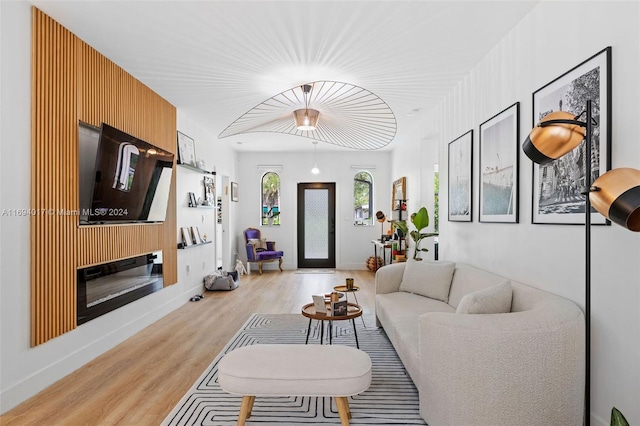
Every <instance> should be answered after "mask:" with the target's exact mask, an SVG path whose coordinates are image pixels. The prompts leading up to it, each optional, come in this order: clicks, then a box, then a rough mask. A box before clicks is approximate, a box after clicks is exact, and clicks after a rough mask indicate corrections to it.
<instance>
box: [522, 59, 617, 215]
mask: <svg viewBox="0 0 640 426" xmlns="http://www.w3.org/2000/svg"><path fill="white" fill-rule="evenodd" d="M588 99H589V100H591V101H592V106H593V110H592V115H593V119H594V120H595V121H596V122H597V123H598V125H597V126H596V127H595V128H594V131H593V134H592V135H591V140H592V147H591V154H590V155H587V154H586V151H585V143H584V142H583V139H584V132H585V130H584V128H582V127H581V126H578V127H575V126H571V125H568V126H569V127H571V128H573V131H574V134H573V137H574V139H573V140H574V142H575V144H576V145H578V144H580V148H579V149H576V150H574V149H573V148H574V146H570V145H564V146H563V148H564V149H565V151H564V152H558V151H557V148H554V149H555V150H554V151H551V149H550V147H549V146H539V147H538V149H539V151H538V153H537V154H535V151H536V150H533V151H531V152H526V151H525V153H526V154H527V156H529V158H532V159H533V161H534V162H535V163H534V165H533V184H532V185H533V203H532V209H533V210H532V215H531V217H532V223H558V224H584V211H583V210H582V209H583V207H584V203H582V196H581V194H580V187H582V186H584V185H585V183H590V182H593V180H594V179H595V178H597V177H598V176H600V175H602V174H603V173H605V172H606V171H607V170H610V169H611V152H610V151H611V127H610V123H611V48H610V47H607V48H606V49H604V50H602V51H600V52H598V53H597V54H595V55H594V56H592V57H591V58H589V59H587V60H586V61H584V62H582V63H581V64H579V65H577V66H576V67H574V68H572V69H571V70H569V71H567V72H566V73H564V74H562V75H561V76H560V77H558V78H556V79H555V80H553V81H552V82H550V83H548V84H547V85H545V86H543V87H542V88H540V89H538V90H536V91H535V92H534V93H533V122H532V125H536V123H538V122H540V121H541V120H542V119H543V118H544V117H545V116H548V114H550V113H554V114H556V115H554V116H552V117H549V118H550V119H556V118H567V117H568V119H571V118H573V117H574V116H579V115H580V114H581V113H582V112H583V111H584V109H585V104H586V101H587V100H588ZM558 114H559V115H561V116H562V117H559V116H558ZM556 129H558V126H551V127H540V126H536V127H535V128H534V130H533V131H532V132H531V136H532V137H533V138H534V139H535V138H539V137H545V138H546V137H549V136H550V135H549V134H548V133H549V132H551V131H556ZM563 134H566V132H564V133H563ZM556 142H559V141H556ZM553 146H557V145H556V144H553ZM523 148H524V147H523ZM524 149H528V148H524ZM568 152H571V154H570V155H564V153H568ZM532 155H537V157H535V158H534V157H532ZM537 158H544V159H548V160H550V161H548V162H545V163H542V162H539V160H537ZM587 158H589V159H590V161H591V164H592V166H591V172H592V173H591V176H588V177H587V178H586V179H585V175H584V169H585V167H584V163H585V160H586V159H587ZM586 181H588V182H586ZM591 223H593V224H600V225H604V224H606V220H605V219H604V217H602V216H600V215H598V214H597V213H596V212H594V211H592V215H591Z"/></svg>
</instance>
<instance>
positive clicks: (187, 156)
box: [178, 132, 197, 167]
mask: <svg viewBox="0 0 640 426" xmlns="http://www.w3.org/2000/svg"><path fill="white" fill-rule="evenodd" d="M178 164H188V165H190V166H193V167H197V161H196V147H195V142H194V140H193V139H191V138H190V137H189V136H187V135H185V134H184V133H181V132H178Z"/></svg>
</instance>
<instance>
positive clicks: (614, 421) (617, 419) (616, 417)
mask: <svg viewBox="0 0 640 426" xmlns="http://www.w3.org/2000/svg"><path fill="white" fill-rule="evenodd" d="M611 426H629V422H627V419H625V418H624V416H623V415H622V413H621V412H620V411H619V410H618V409H617V408H616V407H613V408H612V409H611Z"/></svg>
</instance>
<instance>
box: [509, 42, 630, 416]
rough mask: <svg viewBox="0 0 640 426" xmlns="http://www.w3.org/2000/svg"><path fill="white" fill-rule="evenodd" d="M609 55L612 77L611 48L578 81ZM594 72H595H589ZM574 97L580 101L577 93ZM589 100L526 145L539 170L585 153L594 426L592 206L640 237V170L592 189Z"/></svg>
mask: <svg viewBox="0 0 640 426" xmlns="http://www.w3.org/2000/svg"><path fill="white" fill-rule="evenodd" d="M603 54H604V60H605V63H606V67H604V66H600V65H599V66H597V67H596V68H597V69H599V72H598V73H594V74H600V75H602V73H603V72H604V70H603V68H606V74H607V75H610V66H611V64H610V63H611V48H610V47H608V48H606V49H605V50H603V51H602V52H600V53H599V54H597V55H596V56H594V57H592V58H591V59H590V60H588V61H587V62H586V63H583V64H582V65H581V66H580V71H577V73H578V75H580V76H583V75H584V74H585V73H589V72H592V71H593V69H596V68H592V65H593V64H590V65H589V66H586V68H582V66H583V65H585V64H589V63H590V62H591V61H592V60H595V59H597V58H599V59H600V60H602V59H603V58H602V57H601V55H603ZM588 69H590V70H591V71H587V70H588ZM592 77H594V76H592ZM594 78H595V77H594ZM589 81H590V82H593V78H592V79H589ZM606 81H607V86H609V84H610V78H607V79H606ZM572 84H573V83H571V84H570V85H572ZM580 86H581V85H580ZM570 93H573V95H576V96H577V93H575V92H570ZM607 93H608V90H607ZM591 94H593V95H597V96H600V97H598V100H599V101H600V102H601V101H602V99H603V98H602V97H601V96H602V92H601V91H595V92H592V93H591ZM584 95H585V94H584V93H583V94H582V95H581V96H578V97H577V98H576V99H572V100H571V101H570V102H569V103H570V104H572V103H575V104H576V105H577V103H579V102H584V103H585V105H584V108H585V110H584V111H582V112H578V114H577V115H573V114H572V113H568V112H561V111H558V112H554V113H551V114H549V115H546V116H544V117H543V118H542V119H541V120H540V122H539V123H538V124H537V125H536V127H535V128H534V129H533V130H532V131H531V133H530V134H529V136H528V137H527V139H526V140H525V141H524V143H523V145H522V149H523V151H524V152H525V154H526V155H527V156H528V157H529V158H530V159H531V160H532V161H534V163H537V164H549V163H551V162H552V161H554V159H560V158H562V157H563V156H566V155H568V156H570V157H572V158H575V149H576V148H577V150H578V151H579V153H582V156H581V158H582V161H581V163H582V164H581V165H583V166H584V174H583V175H582V176H583V177H584V179H583V180H582V183H584V184H585V187H584V189H583V190H582V191H581V194H582V195H583V196H584V207H583V208H582V209H580V211H582V213H583V214H584V225H585V259H584V265H585V328H586V330H585V337H586V339H585V353H586V357H585V425H587V426H588V425H589V423H590V407H591V355H590V354H591V224H592V215H593V214H594V213H593V212H592V209H591V206H592V205H593V207H595V209H596V211H597V212H598V213H600V214H601V215H602V216H604V217H605V218H606V219H609V220H611V221H613V222H615V223H616V224H618V225H620V226H622V227H623V228H626V229H629V230H630V231H634V232H640V170H637V169H631V168H619V169H613V170H611V171H608V172H606V173H604V174H601V175H600V176H599V177H597V179H595V181H593V183H592V179H593V178H594V177H595V176H597V175H598V174H599V173H597V172H596V171H595V170H592V169H593V166H595V165H596V164H598V163H597V162H596V159H595V158H594V157H597V156H598V153H599V150H598V147H597V146H593V144H592V141H593V139H594V136H595V135H596V134H597V132H594V127H597V126H600V121H598V120H596V119H595V117H594V102H593V100H591V99H590V98H589V97H588V96H589V94H586V96H584ZM563 99H566V98H563ZM606 99H607V101H606V103H607V110H609V108H608V106H609V105H608V103H609V100H608V97H607V98H606ZM577 108H579V107H577ZM596 109H598V107H596ZM600 109H601V111H602V106H600ZM608 115H609V114H608V112H607V114H602V113H601V114H600V115H599V118H600V120H602V119H603V118H604V117H605V116H606V117H607V122H610V120H608V118H609V116H608ZM583 117H584V118H583ZM581 119H583V120H584V121H582V120H581ZM602 134H608V132H605V131H603V130H601V131H600V135H602ZM582 139H584V144H583V145H582V144H581V141H582ZM601 145H602V144H601ZM584 153H591V154H592V155H590V156H588V157H590V158H587V156H586V155H585V154H584ZM579 158H580V157H579ZM601 158H602V157H601ZM599 164H602V163H599Z"/></svg>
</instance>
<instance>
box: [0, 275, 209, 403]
mask: <svg viewBox="0 0 640 426" xmlns="http://www.w3.org/2000/svg"><path fill="white" fill-rule="evenodd" d="M202 291H203V290H202V285H200V286H197V287H193V288H190V289H189V290H187V291H185V292H183V293H181V294H179V295H177V296H176V297H174V298H172V299H169V300H167V301H166V302H164V303H162V304H161V305H159V306H157V307H156V308H154V309H153V310H152V311H150V312H147V313H145V314H143V315H142V316H140V317H137V318H135V319H133V320H131V321H129V322H128V323H126V324H124V325H122V326H121V327H119V328H117V329H115V330H112V331H111V332H109V333H107V334H105V335H103V336H102V337H101V338H99V339H97V340H94V341H92V342H90V343H88V344H87V345H86V346H84V347H82V348H80V349H78V350H76V351H74V352H71V353H69V354H68V355H66V356H65V357H63V358H60V359H58V360H56V361H54V362H53V363H52V364H50V365H47V366H46V367H44V368H42V369H40V370H38V371H35V372H34V373H32V374H31V375H29V376H28V377H26V378H25V379H23V380H22V381H20V382H18V383H17V384H15V385H13V386H11V387H9V388H7V389H4V390H2V392H0V414H4V413H6V412H7V411H9V410H11V409H13V408H15V407H16V406H18V405H19V404H21V403H23V402H24V401H26V400H27V399H29V398H31V397H32V396H34V395H36V394H37V393H39V392H41V391H42V390H44V389H46V388H47V387H49V386H51V385H52V384H53V383H55V382H57V381H58V380H60V379H62V378H63V377H65V376H67V375H69V374H71V373H72V372H74V371H75V370H77V369H78V368H80V367H82V366H83V365H85V364H86V363H88V362H90V361H92V360H93V359H95V358H97V357H98V356H100V355H102V354H103V353H105V352H107V351H108V350H110V349H112V348H114V347H115V346H117V345H118V344H120V343H122V342H123V341H125V340H127V339H128V338H130V337H131V336H133V335H135V334H136V333H138V332H140V331H141V330H143V329H144V328H146V327H148V326H149V325H151V324H153V323H154V322H156V321H157V320H159V319H161V318H162V317H164V316H166V315H168V314H169V313H171V312H173V311H174V310H176V309H178V308H179V307H180V306H182V305H183V304H185V303H186V302H187V301H188V300H189V298H190V297H191V296H193V295H194V294H196V293H202Z"/></svg>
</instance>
